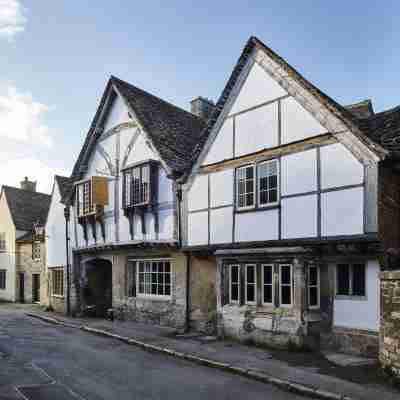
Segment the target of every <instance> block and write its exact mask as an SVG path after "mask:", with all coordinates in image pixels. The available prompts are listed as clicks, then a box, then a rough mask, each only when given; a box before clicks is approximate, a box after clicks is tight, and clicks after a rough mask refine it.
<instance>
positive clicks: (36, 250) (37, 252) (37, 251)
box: [32, 242, 41, 260]
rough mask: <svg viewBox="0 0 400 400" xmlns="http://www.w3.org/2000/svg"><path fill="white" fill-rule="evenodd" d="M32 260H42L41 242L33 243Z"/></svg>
mask: <svg viewBox="0 0 400 400" xmlns="http://www.w3.org/2000/svg"><path fill="white" fill-rule="evenodd" d="M32 258H33V259H34V260H40V259H41V243H40V242H33V244H32Z"/></svg>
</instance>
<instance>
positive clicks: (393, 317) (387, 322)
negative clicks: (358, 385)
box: [379, 270, 400, 378]
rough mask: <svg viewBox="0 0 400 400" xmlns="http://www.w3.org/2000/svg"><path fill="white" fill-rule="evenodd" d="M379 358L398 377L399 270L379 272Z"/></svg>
mask: <svg viewBox="0 0 400 400" xmlns="http://www.w3.org/2000/svg"><path fill="white" fill-rule="evenodd" d="M380 278H381V297H382V299H381V333H380V353H379V359H380V361H381V364H382V366H383V367H386V368H390V369H391V371H392V372H393V373H394V374H396V375H397V376H398V377H399V378H400V270H398V271H384V272H381V275H380Z"/></svg>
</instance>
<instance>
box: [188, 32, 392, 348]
mask: <svg viewBox="0 0 400 400" xmlns="http://www.w3.org/2000/svg"><path fill="white" fill-rule="evenodd" d="M394 116H397V119H396V120H399V121H400V118H399V116H400V110H399V109H395V110H392V111H388V112H386V113H378V114H374V111H373V109H372V104H371V102H370V101H364V102H361V103H357V104H354V105H351V106H348V107H344V106H341V105H339V104H338V103H337V102H335V101H334V100H333V99H331V98H330V97H328V96H327V95H325V94H324V93H323V92H322V91H320V90H319V89H318V88H317V87H315V86H314V85H313V84H311V83H310V82H309V81H308V80H306V79H305V78H304V77H303V76H302V75H300V73H298V72H297V71H296V70H295V69H294V68H293V67H291V66H290V65H289V64H288V63H287V62H286V61H285V60H284V59H282V58H281V57H280V56H278V55H277V54H276V53H274V52H273V51H272V50H271V49H269V48H268V47H267V46H265V45H264V44H263V43H262V42H260V41H259V40H258V39H256V38H254V37H252V38H250V40H249V41H248V43H247V45H246V47H245V48H244V50H243V53H242V54H241V56H240V58H239V60H238V62H237V65H236V66H235V68H234V70H233V72H232V74H231V77H230V78H229V80H228V83H227V85H226V87H225V89H224V91H223V93H222V95H221V97H220V100H219V101H218V103H217V105H216V109H215V111H214V113H213V114H212V116H211V119H210V120H209V123H208V126H207V128H206V131H205V133H204V135H203V136H204V137H205V138H204V144H201V145H199V146H198V148H197V150H196V151H197V152H196V154H195V157H194V166H193V169H192V172H191V174H190V176H189V179H188V181H187V183H186V184H185V190H184V200H185V205H186V207H187V220H186V226H185V242H184V250H185V251H186V252H187V253H188V254H190V274H191V276H195V277H196V279H197V280H201V279H205V280H207V279H209V277H210V276H211V277H213V278H212V279H215V281H214V282H215V290H216V294H217V302H216V311H217V318H216V321H217V325H218V331H219V334H220V335H225V336H229V337H235V338H239V339H242V340H252V341H255V342H259V343H265V344H271V345H272V344H278V345H280V344H283V343H288V342H293V343H297V344H298V345H303V344H310V345H318V344H326V345H331V346H335V347H341V348H342V349H345V350H348V351H361V352H364V353H374V352H376V351H377V346H378V330H379V283H378V273H379V268H380V267H379V257H380V255H381V254H382V250H383V249H384V248H388V247H398V245H399V233H400V232H399V191H398V185H399V175H398V166H399V165H398V161H397V160H398V153H397V152H396V151H395V147H394V145H393V141H395V140H396V139H395V138H396V137H397V136H396V135H398V134H399V129H398V128H399V126H400V124H398V125H395V124H393V123H392V124H391V123H390V121H393V120H394V119H395V118H394ZM396 126H397V128H396ZM192 312H193V313H192V314H193V315H191V320H192V322H193V323H195V322H196V319H198V318H197V317H198V315H200V314H201V313H200V311H199V312H197V313H196V307H192ZM201 318H206V316H205V315H204V314H202V315H201ZM201 318H200V319H201Z"/></svg>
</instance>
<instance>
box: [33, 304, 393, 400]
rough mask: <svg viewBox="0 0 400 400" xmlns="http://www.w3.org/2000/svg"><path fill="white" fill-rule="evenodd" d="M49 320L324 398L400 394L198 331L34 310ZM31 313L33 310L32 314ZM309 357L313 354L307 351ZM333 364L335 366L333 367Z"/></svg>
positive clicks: (385, 398) (387, 399) (389, 399)
mask: <svg viewBox="0 0 400 400" xmlns="http://www.w3.org/2000/svg"><path fill="white" fill-rule="evenodd" d="M34 311H35V312H34V314H35V315H36V316H39V317H42V318H44V319H46V318H48V322H52V323H59V324H60V323H61V324H65V325H66V326H74V327H75V328H79V329H83V330H85V331H87V332H90V333H95V334H100V335H103V336H109V337H112V338H114V339H117V340H122V341H124V342H126V343H128V344H132V345H136V346H140V347H142V348H145V349H146V350H149V351H158V352H163V353H165V354H167V355H170V356H174V357H178V358H183V359H186V360H189V361H193V362H197V363H200V364H203V365H208V366H212V367H214V368H219V369H224V370H228V371H230V372H233V373H237V374H240V375H244V376H247V377H250V378H253V379H255V380H259V381H263V382H266V383H271V384H274V385H276V386H279V387H281V388H284V389H286V390H289V391H292V392H295V393H302V394H304V395H310V394H311V393H312V396H313V397H315V398H322V399H348V400H350V399H363V400H376V399H378V398H379V399H380V400H399V398H400V393H399V392H396V391H395V390H394V389H392V388H390V387H389V386H386V385H383V384H378V383H371V384H370V383H369V382H368V381H366V382H362V384H360V383H355V382H351V381H349V380H345V379H342V378H338V377H336V376H333V375H330V374H326V371H324V372H325V373H324V374H321V373H318V372H315V368H310V366H307V367H302V366H301V365H298V366H295V367H294V366H291V365H289V363H288V362H285V361H282V360H281V359H279V358H277V357H276V355H274V352H273V351H272V350H271V351H266V350H264V349H260V348H255V347H249V346H244V345H241V344H238V343H233V342H226V341H211V340H210V341H201V340H198V339H199V338H198V337H196V336H192V337H190V336H189V337H186V338H182V337H180V335H178V336H177V335H176V333H177V332H176V330H174V329H171V328H165V327H160V326H157V325H149V324H139V323H135V322H132V321H124V322H120V321H115V322H111V321H105V320H96V319H75V318H68V317H66V316H63V315H59V314H55V313H47V312H42V311H40V310H38V309H35V310H34ZM31 315H32V314H31ZM308 357H309V358H312V356H310V355H309V356H308ZM332 368H333V367H332Z"/></svg>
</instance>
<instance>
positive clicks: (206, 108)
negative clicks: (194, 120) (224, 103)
mask: <svg viewBox="0 0 400 400" xmlns="http://www.w3.org/2000/svg"><path fill="white" fill-rule="evenodd" d="M214 108H215V104H214V103H213V102H212V101H211V100H208V99H206V98H205V97H196V98H195V99H193V100H192V101H191V102H190V111H191V112H192V114H194V115H197V116H198V117H200V118H202V119H205V120H207V119H208V118H210V116H211V114H212V112H213V111H214Z"/></svg>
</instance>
